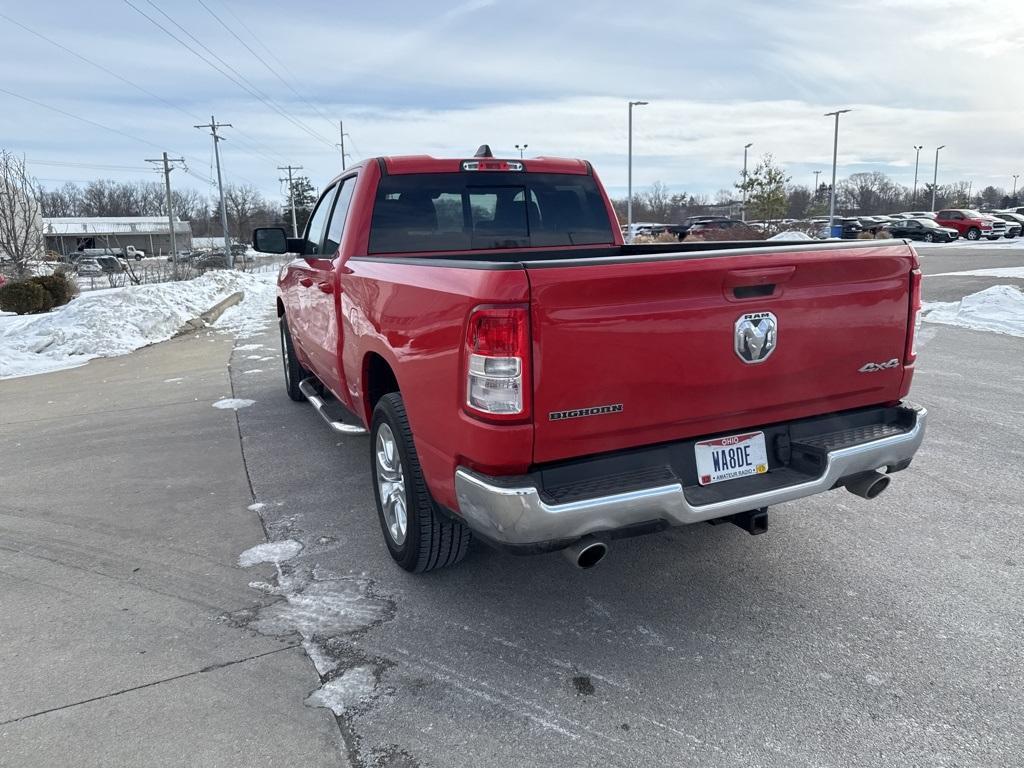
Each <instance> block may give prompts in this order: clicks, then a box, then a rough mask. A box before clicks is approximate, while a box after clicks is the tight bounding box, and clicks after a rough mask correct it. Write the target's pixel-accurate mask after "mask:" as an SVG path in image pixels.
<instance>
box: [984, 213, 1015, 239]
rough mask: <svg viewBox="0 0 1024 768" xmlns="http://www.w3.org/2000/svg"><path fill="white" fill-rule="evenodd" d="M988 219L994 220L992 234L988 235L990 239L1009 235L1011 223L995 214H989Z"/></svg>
mask: <svg viewBox="0 0 1024 768" xmlns="http://www.w3.org/2000/svg"><path fill="white" fill-rule="evenodd" d="M988 220H989V221H990V222H992V234H991V235H988V239H989V240H998V239H1000V238H1002V237H1009V235H1008V234H1007V232H1009V229H1010V225H1009V224H1007V223H1006V222H1005V221H1003V220H1002V219H997V218H996V217H995V216H988Z"/></svg>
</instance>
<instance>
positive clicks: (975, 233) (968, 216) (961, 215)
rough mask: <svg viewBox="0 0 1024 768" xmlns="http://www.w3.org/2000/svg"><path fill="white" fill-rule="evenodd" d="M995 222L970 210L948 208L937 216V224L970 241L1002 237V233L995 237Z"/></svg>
mask: <svg viewBox="0 0 1024 768" xmlns="http://www.w3.org/2000/svg"><path fill="white" fill-rule="evenodd" d="M993 221H994V219H992V218H991V217H989V216H985V215H983V214H980V213H978V212H977V211H973V210H970V209H968V208H946V209H944V210H941V211H939V212H938V213H936V214H935V223H936V224H939V225H940V226H943V227H951V228H953V229H955V230H956V231H957V232H959V233H960V237H964V238H967V239H968V240H978V239H980V238H982V237H987V238H989V239H990V240H995V239H998V238H1000V237H1002V236H1003V233H1002V232H1000V233H999V234H998V235H993V232H994V228H993Z"/></svg>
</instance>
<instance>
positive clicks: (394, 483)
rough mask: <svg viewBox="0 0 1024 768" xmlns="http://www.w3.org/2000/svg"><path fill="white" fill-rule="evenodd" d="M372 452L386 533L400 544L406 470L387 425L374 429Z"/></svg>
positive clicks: (402, 540) (403, 533) (403, 528)
mask: <svg viewBox="0 0 1024 768" xmlns="http://www.w3.org/2000/svg"><path fill="white" fill-rule="evenodd" d="M374 453H375V454H376V457H377V459H376V469H377V490H378V492H379V494H380V506H381V509H382V510H383V512H384V521H385V523H386V528H387V531H388V535H389V536H390V537H391V540H392V541H393V542H395V544H397V545H398V546H402V544H403V543H405V536H406V531H407V529H408V525H409V522H408V512H407V507H406V502H405V472H404V471H403V469H402V457H401V456H400V455H399V453H398V442H397V441H396V440H395V434H394V432H392V431H391V427H390V426H388V425H387V424H381V425H380V429H378V430H377V440H376V446H375V448H374Z"/></svg>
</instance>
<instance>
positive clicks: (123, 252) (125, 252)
mask: <svg viewBox="0 0 1024 768" xmlns="http://www.w3.org/2000/svg"><path fill="white" fill-rule="evenodd" d="M83 256H114V257H116V258H129V259H135V261H142V259H143V258H145V256H146V252H145V251H141V250H139V249H138V248H136V247H135V246H134V245H129V246H127V247H125V248H80V249H78V250H77V251H75V252H74V253H73V254H71V255H70V256H69V257H68V260H69V261H71V262H72V263H73V262H75V261H77V260H78V259H80V258H82V257H83Z"/></svg>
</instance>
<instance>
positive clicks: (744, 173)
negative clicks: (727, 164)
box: [740, 142, 754, 221]
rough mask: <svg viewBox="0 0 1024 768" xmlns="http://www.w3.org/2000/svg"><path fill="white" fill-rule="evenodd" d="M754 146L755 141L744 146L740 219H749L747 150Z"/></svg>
mask: <svg viewBox="0 0 1024 768" xmlns="http://www.w3.org/2000/svg"><path fill="white" fill-rule="evenodd" d="M752 146H754V143H753V142H751V143H749V144H745V145H744V146H743V208H742V209H741V215H740V220H741V221H746V220H747V150H748V149H750V148H751V147H752Z"/></svg>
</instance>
